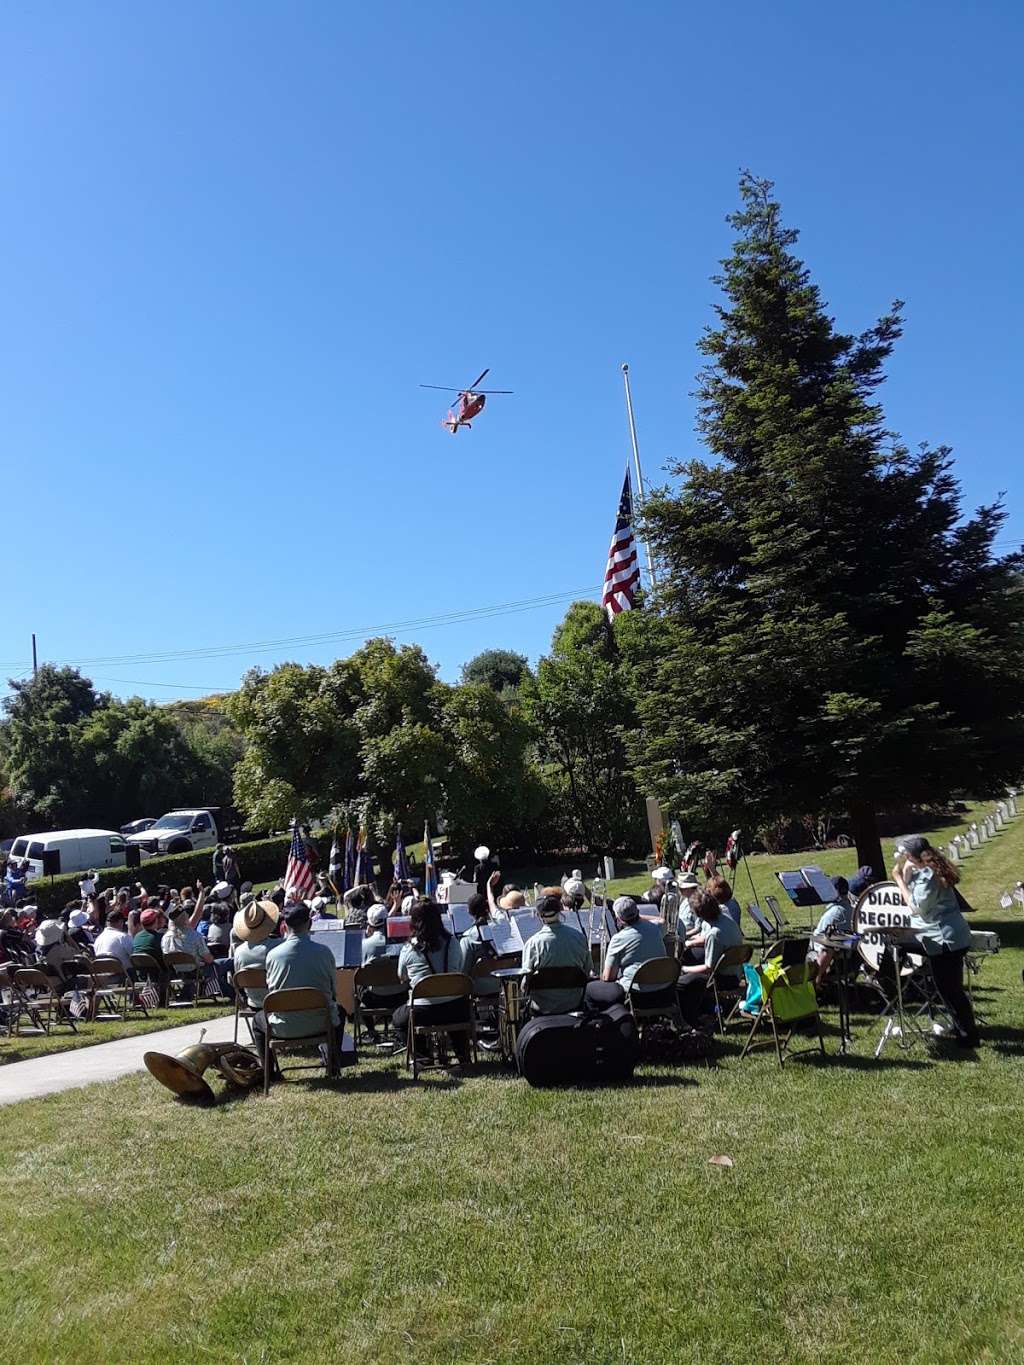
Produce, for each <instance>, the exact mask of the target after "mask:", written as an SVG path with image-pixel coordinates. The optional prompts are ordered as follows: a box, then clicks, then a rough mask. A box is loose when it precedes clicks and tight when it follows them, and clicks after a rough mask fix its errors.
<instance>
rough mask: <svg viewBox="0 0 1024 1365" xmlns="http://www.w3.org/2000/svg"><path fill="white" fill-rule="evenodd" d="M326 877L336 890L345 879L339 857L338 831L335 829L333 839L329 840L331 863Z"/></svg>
mask: <svg viewBox="0 0 1024 1365" xmlns="http://www.w3.org/2000/svg"><path fill="white" fill-rule="evenodd" d="M327 875H328V876H329V877H330V879H331V883H332V885H333V886H334V887H335V889H336V890H337V889H338V888H339V887H340V886H341V884H342V882H343V881H344V879H345V864H344V862H343V860H342V856H341V846H340V845H339V843H338V831H337V829H335V831H334V838H333V839H332V840H331V863H330V866H329V867H328V869H327Z"/></svg>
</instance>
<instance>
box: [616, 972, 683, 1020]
mask: <svg viewBox="0 0 1024 1365" xmlns="http://www.w3.org/2000/svg"><path fill="white" fill-rule="evenodd" d="M678 985H679V963H678V962H677V961H676V960H675V958H674V957H654V958H652V959H651V960H650V962H645V963H643V965H642V966H640V967H638V968H637V970H636V973H635V975H634V977H633V980H632V981H631V982H630V985H629V990H628V991H627V993H626V1004H627V1005H628V1006H629V1008H630V1009H631V1010H632V1011H633V1018H634V1019H635V1020H636V1022H637V1025H638V1026H640V1025H642V1024H644V1023H646V1022H647V1021H649V1020H651V1019H671V1020H672V1022H673V1023H674V1024H675V1025H676V1027H677V1028H678V1029H680V1030H681V1029H682V1027H683V1012H682V1010H681V1009H680V1008H679V997H678V995H677V994H676V987H677V986H678ZM638 986H652V987H657V988H658V992H659V993H663V992H665V991H666V990H669V989H671V992H672V999H671V1001H670V1002H669V1003H668V1004H662V1005H645V1004H644V996H645V994H646V992H644V991H641V990H637V987H638ZM652 994H653V992H652Z"/></svg>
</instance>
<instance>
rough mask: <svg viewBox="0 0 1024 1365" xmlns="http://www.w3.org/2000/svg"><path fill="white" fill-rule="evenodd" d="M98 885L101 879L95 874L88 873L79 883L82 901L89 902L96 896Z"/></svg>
mask: <svg viewBox="0 0 1024 1365" xmlns="http://www.w3.org/2000/svg"><path fill="white" fill-rule="evenodd" d="M98 883H99V877H97V875H96V873H95V872H92V871H90V872H87V873H86V874H85V876H84V877H82V879H81V880H80V881H79V883H78V890H79V892H80V893H81V897H82V900H84V901H87V900H90V899H91V898H92V897H93V896H95V894H96V887H97V885H98Z"/></svg>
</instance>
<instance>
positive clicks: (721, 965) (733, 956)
mask: <svg viewBox="0 0 1024 1365" xmlns="http://www.w3.org/2000/svg"><path fill="white" fill-rule="evenodd" d="M753 956H754V950H753V948H752V947H751V946H750V944H749V943H741V944H739V945H738V946H737V947H735V948H726V950H725V952H724V953H723V954H722V956H721V957H720V958H719V959H718V961H717V962H716V963H715V970H714V971H713V972H712V973H711V983H710V984H711V994H712V995H713V996H714V1000H715V1018H716V1019H717V1020H718V1027H719V1029H720V1030H721V1032H722V1037H723V1038H724V1037H725V1031H726V1029H727V1028H728V1027H729V1025H730V1024H731V1023H732V1021H733V1017H734V1016H735V1015H736V1014H738V1012H739V1008H740V1005H741V1004H742V1003H743V1001H744V999H745V998H746V991H747V981H746V977H745V976H744V975H743V971H742V969H743V967H744V966H745V965H746V963H748V962H749V961H750V959H751V958H752V957H753ZM735 967H739V968H740V974H739V977H738V979H737V977H736V975H735V973H734V972H733V980H734V981H736V985H735V986H727V985H726V984H725V983H724V982H723V981H722V977H723V976H725V975H726V974H727V973H729V972H731V971H732V969H733V968H735ZM723 1001H724V1002H725V1003H726V1004H727V1005H730V1006H731V1008H730V1009H729V1013H728V1015H726V1016H724V1017H723V1014H722V1002H723Z"/></svg>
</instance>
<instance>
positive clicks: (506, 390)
mask: <svg viewBox="0 0 1024 1365" xmlns="http://www.w3.org/2000/svg"><path fill="white" fill-rule="evenodd" d="M473 392H474V393H515V389H474V390H473ZM296 1069H297V1068H296Z"/></svg>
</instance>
